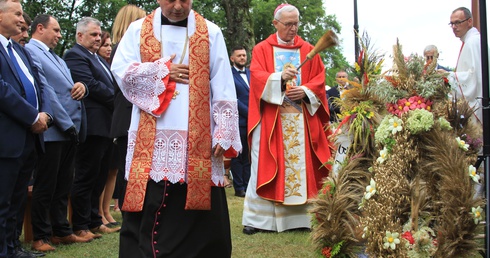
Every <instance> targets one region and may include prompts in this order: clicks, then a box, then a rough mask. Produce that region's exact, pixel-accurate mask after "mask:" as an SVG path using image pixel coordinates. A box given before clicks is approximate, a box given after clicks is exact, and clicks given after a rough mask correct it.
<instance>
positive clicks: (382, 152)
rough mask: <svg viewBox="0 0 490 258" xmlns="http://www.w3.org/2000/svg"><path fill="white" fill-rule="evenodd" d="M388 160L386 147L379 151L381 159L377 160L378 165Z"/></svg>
mask: <svg viewBox="0 0 490 258" xmlns="http://www.w3.org/2000/svg"><path fill="white" fill-rule="evenodd" d="M387 158H388V149H387V148H386V147H384V148H383V149H382V150H380V151H379V158H378V159H377V160H376V161H377V162H378V163H383V162H384V161H385V160H386V159H387Z"/></svg>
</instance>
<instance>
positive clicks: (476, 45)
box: [439, 7, 482, 124]
mask: <svg viewBox="0 0 490 258" xmlns="http://www.w3.org/2000/svg"><path fill="white" fill-rule="evenodd" d="M449 26H451V28H452V30H453V32H454V35H455V36H456V37H458V38H460V39H461V41H462V46H461V50H460V52H459V57H458V62H457V64H456V68H455V69H454V72H449V75H448V80H449V83H450V85H451V87H452V88H453V90H454V92H455V94H456V96H457V97H458V98H463V99H465V100H466V101H468V103H469V105H470V106H471V107H474V108H478V109H477V110H476V112H475V115H474V118H475V119H476V120H477V121H478V122H479V123H480V124H481V122H482V110H481V108H480V104H479V100H478V98H479V97H482V74H481V73H482V71H481V48H480V33H479V32H478V30H477V29H476V28H475V27H473V18H472V15H471V12H470V10H468V8H465V7H459V8H457V9H456V10H454V11H453V12H452V14H451V21H450V23H449ZM439 71H440V72H445V71H444V70H439Z"/></svg>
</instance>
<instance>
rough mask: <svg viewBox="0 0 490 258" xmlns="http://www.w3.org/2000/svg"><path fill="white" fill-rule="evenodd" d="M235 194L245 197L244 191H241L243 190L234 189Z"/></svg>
mask: <svg viewBox="0 0 490 258" xmlns="http://www.w3.org/2000/svg"><path fill="white" fill-rule="evenodd" d="M235 196H238V197H245V191H243V190H238V191H235Z"/></svg>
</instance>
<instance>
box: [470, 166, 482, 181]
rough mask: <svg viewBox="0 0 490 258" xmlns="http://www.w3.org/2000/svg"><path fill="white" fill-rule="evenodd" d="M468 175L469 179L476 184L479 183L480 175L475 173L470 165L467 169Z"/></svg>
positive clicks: (474, 169)
mask: <svg viewBox="0 0 490 258" xmlns="http://www.w3.org/2000/svg"><path fill="white" fill-rule="evenodd" d="M468 174H469V175H470V177H471V179H473V181H475V182H476V183H479V182H480V175H478V174H477V173H476V168H475V167H474V166H473V165H470V166H469V167H468Z"/></svg>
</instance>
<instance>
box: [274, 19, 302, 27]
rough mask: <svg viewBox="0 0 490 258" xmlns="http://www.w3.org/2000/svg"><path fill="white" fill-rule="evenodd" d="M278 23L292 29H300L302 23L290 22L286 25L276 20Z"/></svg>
mask: <svg viewBox="0 0 490 258" xmlns="http://www.w3.org/2000/svg"><path fill="white" fill-rule="evenodd" d="M275 20H276V21H278V22H279V23H280V24H282V25H284V26H286V28H288V29H289V28H291V27H293V26H296V28H298V27H299V26H300V25H301V22H288V23H284V22H282V21H280V20H278V19H275Z"/></svg>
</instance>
